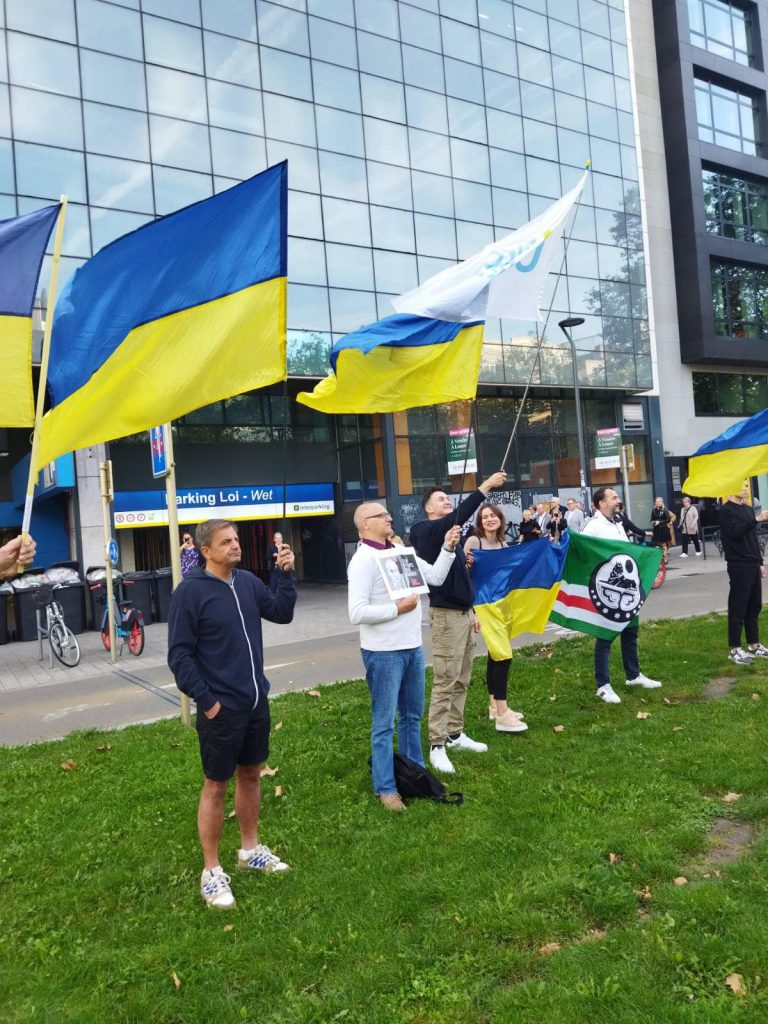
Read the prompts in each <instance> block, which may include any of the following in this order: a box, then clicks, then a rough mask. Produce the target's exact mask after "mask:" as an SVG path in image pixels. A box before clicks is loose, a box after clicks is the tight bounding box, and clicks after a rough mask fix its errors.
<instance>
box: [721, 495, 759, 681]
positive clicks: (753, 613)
mask: <svg viewBox="0 0 768 1024" xmlns="http://www.w3.org/2000/svg"><path fill="white" fill-rule="evenodd" d="M748 489H749V485H748V482H747V481H745V482H744V487H743V489H742V490H741V492H740V493H739V494H730V495H729V496H728V498H727V500H726V501H724V502H723V504H722V506H721V508H720V538H721V540H722V543H723V556H724V558H725V564H726V567H727V569H728V581H729V584H730V588H729V590H728V647H729V649H730V650H729V654H728V660H729V661H732V662H734V664H736V665H750V664H752V662H753V661H754V660H755V658H768V648H766V647H764V646H763V645H762V644H761V643H760V635H759V632H758V618H759V616H760V610H761V609H762V606H763V586H762V580H763V577H764V576H765V567H764V566H763V555H762V552H761V551H760V544H759V542H758V539H757V524H758V523H764V522H766V521H768V512H761V513H760V514H759V515H757V516H756V515H755V511H754V509H753V508H752V507H751V506H750V505H748V504H747V501H746V498H747V492H748ZM742 632H743V633H745V634H746V638H747V650H746V651H745V650H744V649H743V648H742V646H741V636H742Z"/></svg>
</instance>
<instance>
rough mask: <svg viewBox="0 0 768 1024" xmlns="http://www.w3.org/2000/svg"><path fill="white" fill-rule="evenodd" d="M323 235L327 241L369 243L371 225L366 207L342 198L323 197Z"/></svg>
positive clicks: (350, 243) (353, 243) (356, 243)
mask: <svg viewBox="0 0 768 1024" xmlns="http://www.w3.org/2000/svg"><path fill="white" fill-rule="evenodd" d="M322 202H323V221H324V224H325V237H326V239H327V240H328V241H329V242H344V243H347V244H349V245H370V244H371V225H370V222H369V220H368V207H367V206H366V205H365V204H364V203H350V202H347V201H346V200H342V199H330V198H327V197H326V198H323V201H322Z"/></svg>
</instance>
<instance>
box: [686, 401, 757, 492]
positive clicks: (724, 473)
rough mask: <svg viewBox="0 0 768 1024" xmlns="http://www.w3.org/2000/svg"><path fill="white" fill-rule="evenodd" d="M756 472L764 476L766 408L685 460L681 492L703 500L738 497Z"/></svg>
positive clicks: (734, 426)
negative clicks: (731, 495)
mask: <svg viewBox="0 0 768 1024" xmlns="http://www.w3.org/2000/svg"><path fill="white" fill-rule="evenodd" d="M760 473H768V409H763V411H762V412H759V413H757V414H756V415H754V416H750V418H749V419H748V420H742V421H741V422H740V423H734V425H733V426H732V427H728V429H727V430H725V431H724V432H723V433H722V434H720V436H719V437H716V438H715V439H714V440H713V441H707V443H706V444H703V445H702V446H701V448H699V450H698V451H697V452H695V454H694V455H692V456H691V458H690V459H689V460H688V477H687V478H686V480H685V483H684V484H683V491H684V492H685V493H686V494H693V495H695V496H697V497H704V498H719V497H722V496H724V495H726V494H739V493H740V492H741V489H742V488H743V487H744V481H745V480H748V479H749V477H751V476H757V475H758V474H760Z"/></svg>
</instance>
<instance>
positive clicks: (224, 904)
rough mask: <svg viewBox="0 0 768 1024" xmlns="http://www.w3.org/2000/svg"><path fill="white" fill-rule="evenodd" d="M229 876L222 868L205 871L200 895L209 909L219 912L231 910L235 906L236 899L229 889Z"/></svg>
mask: <svg viewBox="0 0 768 1024" xmlns="http://www.w3.org/2000/svg"><path fill="white" fill-rule="evenodd" d="M229 882H230V878H229V875H226V874H224V871H223V869H222V868H211V870H210V871H209V870H208V869H207V868H205V869H204V871H203V873H202V875H201V877H200V895H201V896H202V897H203V899H204V900H205V902H206V903H207V904H208V906H209V907H215V908H216V909H217V910H229V909H230V908H231V907H234V905H235V897H234V896H233V895H232V890H231V889H230V888H229Z"/></svg>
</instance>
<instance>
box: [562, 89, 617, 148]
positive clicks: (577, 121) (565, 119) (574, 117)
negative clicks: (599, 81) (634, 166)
mask: <svg viewBox="0 0 768 1024" xmlns="http://www.w3.org/2000/svg"><path fill="white" fill-rule="evenodd" d="M555 109H556V111H557V123H558V124H561V125H564V126H565V127H567V128H571V129H573V130H574V131H577V132H586V131H588V130H589V129H588V123H587V104H586V103H585V101H584V100H583V99H579V98H578V97H576V96H566V95H565V94H564V93H562V92H556V93H555ZM633 137H634V135H633Z"/></svg>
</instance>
